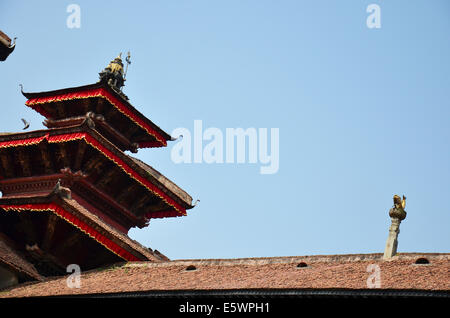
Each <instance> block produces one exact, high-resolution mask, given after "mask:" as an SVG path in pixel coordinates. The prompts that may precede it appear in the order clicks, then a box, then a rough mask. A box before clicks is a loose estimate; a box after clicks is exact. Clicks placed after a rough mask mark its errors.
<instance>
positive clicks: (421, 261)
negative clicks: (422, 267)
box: [415, 257, 430, 264]
mask: <svg viewBox="0 0 450 318" xmlns="http://www.w3.org/2000/svg"><path fill="white" fill-rule="evenodd" d="M415 264H430V261H429V260H428V259H427V258H425V257H420V258H418V259H416V262H415Z"/></svg>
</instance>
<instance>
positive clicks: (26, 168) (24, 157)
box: [16, 147, 32, 177]
mask: <svg viewBox="0 0 450 318" xmlns="http://www.w3.org/2000/svg"><path fill="white" fill-rule="evenodd" d="M16 154H17V160H18V162H19V163H20V166H21V167H22V172H23V175H24V176H25V177H31V175H32V173H31V166H30V158H29V156H28V153H27V152H26V151H25V150H24V149H22V147H17V150H16Z"/></svg>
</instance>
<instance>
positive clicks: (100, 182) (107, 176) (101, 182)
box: [95, 167, 118, 188]
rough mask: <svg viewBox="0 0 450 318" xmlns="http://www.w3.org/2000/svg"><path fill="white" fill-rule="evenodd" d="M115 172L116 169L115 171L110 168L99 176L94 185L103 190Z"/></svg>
mask: <svg viewBox="0 0 450 318" xmlns="http://www.w3.org/2000/svg"><path fill="white" fill-rule="evenodd" d="M117 172H118V171H117V169H115V168H114V167H110V168H109V169H108V170H107V171H106V172H105V173H104V174H103V175H101V176H100V178H99V179H98V180H97V181H96V183H95V185H96V186H97V187H99V188H103V187H104V186H105V185H107V184H108V183H109V182H110V181H111V180H112V179H113V177H114V175H115V174H116V173H117Z"/></svg>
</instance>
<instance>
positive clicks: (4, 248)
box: [0, 237, 43, 280]
mask: <svg viewBox="0 0 450 318" xmlns="http://www.w3.org/2000/svg"><path fill="white" fill-rule="evenodd" d="M0 265H2V266H4V267H7V268H10V269H12V270H13V271H14V272H18V273H19V274H22V275H25V276H26V277H28V278H32V279H36V280H42V279H43V277H42V276H41V275H39V273H38V271H37V270H36V268H35V267H34V266H33V264H31V263H29V262H28V261H27V260H26V259H25V258H24V257H23V256H21V255H19V254H18V253H17V252H16V251H14V249H12V248H11V247H10V246H9V244H8V243H7V242H5V241H4V240H3V238H1V237H0Z"/></svg>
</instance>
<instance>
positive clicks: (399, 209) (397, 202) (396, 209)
mask: <svg viewBox="0 0 450 318" xmlns="http://www.w3.org/2000/svg"><path fill="white" fill-rule="evenodd" d="M405 206H406V197H405V196H403V199H402V198H400V196H398V195H396V194H395V195H394V206H393V207H392V209H391V210H390V211H389V216H390V217H395V218H398V219H400V220H404V219H405V218H406V211H405Z"/></svg>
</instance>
